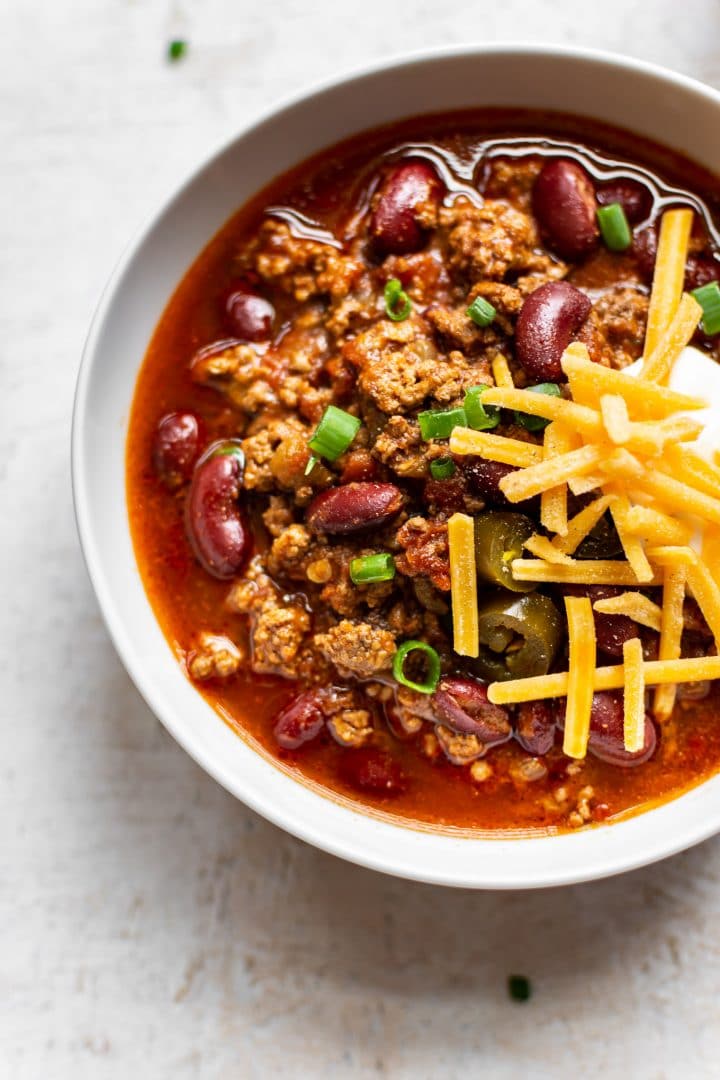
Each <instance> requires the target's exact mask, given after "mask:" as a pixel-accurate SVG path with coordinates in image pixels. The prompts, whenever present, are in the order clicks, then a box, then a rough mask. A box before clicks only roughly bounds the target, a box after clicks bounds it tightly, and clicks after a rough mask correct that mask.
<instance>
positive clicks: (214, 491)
mask: <svg viewBox="0 0 720 1080" xmlns="http://www.w3.org/2000/svg"><path fill="white" fill-rule="evenodd" d="M244 465H245V457H244V454H243V451H242V447H241V445H240V443H239V442H238V441H236V440H233V439H227V440H224V441H221V442H216V443H213V444H212V446H210V447H208V449H207V450H206V451H205V453H204V454H203V456H202V457H201V458H200V460H199V461H198V463H197V465H196V466H195V471H194V472H193V478H192V482H191V484H190V490H189V492H188V496H187V501H186V503H185V531H186V532H187V535H188V539H189V541H190V546H191V547H192V549H193V551H194V553H195V555H196V557H197V559H198V562H199V563H200V564H201V566H202V567H203V568H204V569H205V570H207V572H208V574H212V575H213V577H216V578H231V577H234V575H235V574H237V573H238V571H239V570H240V569H241V568H242V566H243V564H244V562H245V560H246V559H247V557H248V555H249V553H250V544H251V536H250V529H249V527H248V524H247V521H246V518H245V514H244V512H243V510H242V507H241V505H240V502H239V500H240V494H241V490H242V478H243V470H244Z"/></svg>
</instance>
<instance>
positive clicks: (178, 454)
mask: <svg viewBox="0 0 720 1080" xmlns="http://www.w3.org/2000/svg"><path fill="white" fill-rule="evenodd" d="M202 437H203V425H202V422H201V421H200V420H199V419H198V417H197V416H195V414H194V413H191V412H172V413H168V414H167V415H166V416H163V418H162V419H161V420H160V421H159V422H158V425H157V427H156V428H155V435H154V438H153V447H152V463H153V469H154V470H155V472H156V474H157V476H158V478H159V479H160V480H161V481H162V482H163V484H165V486H166V487H167V488H169V489H170V490H171V491H172V490H173V489H175V488H178V487H180V485H181V484H182V483H184V482H185V481H186V480H189V479H190V477H191V476H192V470H193V465H194V464H195V462H196V461H197V457H198V454H199V453H200V445H201V442H202Z"/></svg>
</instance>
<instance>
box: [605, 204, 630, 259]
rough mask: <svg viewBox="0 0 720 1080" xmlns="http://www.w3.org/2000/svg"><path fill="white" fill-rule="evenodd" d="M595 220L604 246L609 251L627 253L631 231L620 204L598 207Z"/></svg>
mask: <svg viewBox="0 0 720 1080" xmlns="http://www.w3.org/2000/svg"><path fill="white" fill-rule="evenodd" d="M597 219H598V225H599V226H600V232H601V233H602V238H603V240H604V241H605V246H606V247H608V248H609V249H610V251H627V249H628V248H629V247H630V245H631V244H632V238H633V237H632V229H631V228H630V226H629V225H628V219H627V218H626V217H625V211H624V210H623V208H622V206H621V205H620V203H619V202H614V203H610V205H609V206H599V207H598V212H597Z"/></svg>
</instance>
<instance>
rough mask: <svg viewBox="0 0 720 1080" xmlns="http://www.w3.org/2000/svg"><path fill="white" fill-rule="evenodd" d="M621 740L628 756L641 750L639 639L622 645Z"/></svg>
mask: <svg viewBox="0 0 720 1080" xmlns="http://www.w3.org/2000/svg"><path fill="white" fill-rule="evenodd" d="M623 667H624V668H625V686H624V689H623V707H624V714H623V740H624V743H625V749H626V750H627V752H628V753H629V754H636V753H638V751H640V750H642V748H643V745H644V743H645V674H644V671H643V649H642V642H641V640H640V638H637V637H636V638H631V639H630V641H626V642H624V644H623Z"/></svg>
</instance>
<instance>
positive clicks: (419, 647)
mask: <svg viewBox="0 0 720 1080" xmlns="http://www.w3.org/2000/svg"><path fill="white" fill-rule="evenodd" d="M411 652H422V653H424V654H425V656H426V657H427V675H426V678H425V682H423V683H416V682H413V681H412V680H411V679H408V678H406V677H405V673H404V671H403V668H404V667H405V660H406V659H407V657H408V656H409V655H410V653H411ZM393 675H394V676H395V678H396V679H397V681H398V682H399V683H400V685H401V686H407V687H408V689H410V690H417V692H418V693H419V694H432V692H433V691H434V689H435V687H436V686H437V684H438V683H439V681H440V657H439V656H438V654H437V653H436V652H435V650H434V649H433V647H432V645H428V644H427V642H426V641H403V643H402V645H401V646H400V648H399V649H398V651H397V652H396V653H395V656H394V657H393Z"/></svg>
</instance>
